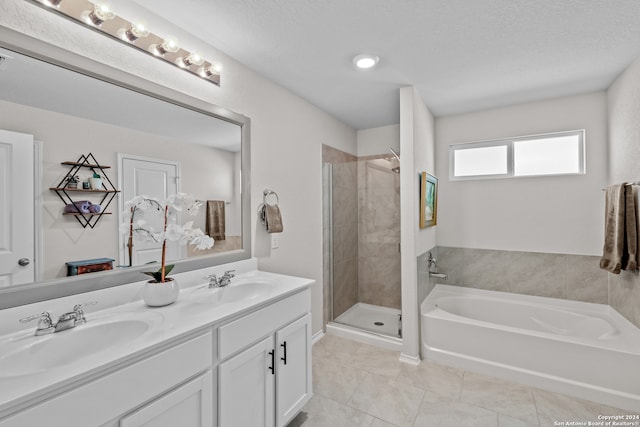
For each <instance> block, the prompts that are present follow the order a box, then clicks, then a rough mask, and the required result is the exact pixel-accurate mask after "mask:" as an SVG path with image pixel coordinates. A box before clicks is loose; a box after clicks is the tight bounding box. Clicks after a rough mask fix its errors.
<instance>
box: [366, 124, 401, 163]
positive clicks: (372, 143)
mask: <svg viewBox="0 0 640 427" xmlns="http://www.w3.org/2000/svg"><path fill="white" fill-rule="evenodd" d="M389 148H393V149H394V150H396V153H399V152H400V125H399V124H398V125H389V126H381V127H377V128H371V129H362V130H359V131H358V157H366V156H375V155H378V154H390V153H391V152H390V151H389Z"/></svg>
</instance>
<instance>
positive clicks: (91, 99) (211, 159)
mask: <svg viewBox="0 0 640 427" xmlns="http://www.w3.org/2000/svg"><path fill="white" fill-rule="evenodd" d="M0 56H2V57H4V58H6V59H4V60H2V61H0V168H2V169H3V171H4V175H3V174H2V173H0V175H2V176H3V179H4V181H5V183H7V185H4V186H3V185H0V199H2V203H1V204H2V208H0V209H2V212H0V246H2V247H3V248H9V247H12V248H14V249H15V250H13V252H14V253H12V254H11V256H10V257H4V258H3V256H4V255H0V286H11V285H16V284H23V283H30V282H34V281H46V280H51V279H55V278H61V277H65V276H67V275H70V274H78V273H82V272H84V271H99V270H103V269H110V268H113V269H114V270H116V271H122V270H126V269H127V268H128V267H129V266H130V265H131V266H136V265H142V264H146V263H150V262H158V261H159V259H160V254H159V246H158V245H153V244H144V243H141V242H137V241H133V246H132V247H131V246H130V245H128V240H129V239H128V236H127V235H126V233H124V234H123V233H121V232H120V230H119V229H120V226H121V224H120V222H121V221H122V219H123V215H122V212H123V209H124V202H126V201H127V200H130V199H132V198H133V197H134V196H137V195H149V196H152V197H156V198H158V199H161V200H162V199H165V198H166V197H168V196H169V195H171V194H175V193H177V192H183V193H188V194H191V195H193V196H194V197H195V198H196V199H198V200H199V201H201V202H202V207H201V209H200V211H199V213H198V214H197V215H196V216H195V217H193V218H187V216H184V218H181V219H180V221H179V223H184V222H185V221H190V220H193V221H194V224H193V227H194V228H200V229H202V231H207V233H208V234H209V235H211V236H212V237H214V239H215V245H214V247H213V248H212V249H210V250H207V251H195V250H193V249H192V248H189V247H187V245H186V244H182V245H175V246H174V247H173V248H171V252H170V253H169V254H168V256H167V260H171V261H175V260H180V259H189V258H192V257H203V256H211V255H212V254H219V253H225V252H233V251H239V250H242V249H244V252H245V253H246V252H247V251H248V250H249V248H246V247H244V248H243V241H244V242H245V246H246V240H243V216H242V193H243V190H242V175H241V166H242V161H243V159H242V157H243V154H244V155H246V154H247V153H243V151H244V150H245V148H244V147H243V141H242V138H243V131H242V125H243V123H236V122H234V121H233V120H229V119H224V120H223V119H220V118H218V117H215V116H213V115H211V114H209V113H204V112H201V111H196V109H191V108H185V107H184V106H182V105H177V104H176V103H172V102H167V101H165V100H161V99H158V98H155V97H152V96H147V95H143V94H141V93H138V92H135V91H132V90H129V89H125V88H123V87H119V86H116V85H114V84H112V83H107V82H105V81H102V80H98V79H96V78H93V77H89V76H86V75H83V74H79V73H77V72H73V71H70V70H67V69H65V68H61V67H58V66H55V65H51V64H49V63H46V62H43V61H40V60H37V59H34V58H31V57H27V56H24V55H21V54H19V53H16V52H14V51H11V50H8V49H3V48H0ZM231 114H232V113H231ZM25 147H27V148H29V147H35V149H27V150H25V149H24V148H25ZM88 154H91V155H92V160H93V159H95V161H96V162H97V163H98V166H99V167H96V165H94V167H90V166H87V165H86V164H85V165H80V166H78V167H76V166H77V165H74V163H82V162H79V159H81V156H83V155H88ZM65 162H66V164H65ZM88 163H91V164H93V163H94V162H93V161H91V162H88ZM34 164H35V168H33V167H32V165H34ZM94 174H95V175H94ZM97 175H101V176H100V177H99V178H100V179H101V181H102V185H101V186H99V187H98V189H99V190H102V192H100V191H93V190H94V189H93V187H92V185H93V183H90V182H89V181H90V178H95V177H96V176H97ZM73 177H77V179H69V178H73ZM73 181H77V183H74V182H73ZM94 181H95V180H94ZM31 182H33V185H32V184H31ZM59 183H62V184H61V185H58V184H59ZM109 183H111V184H112V185H113V186H112V187H110V186H109V185H108V184H109ZM58 187H62V188H64V189H65V191H58V192H56V191H52V190H51V189H52V188H58ZM70 187H76V188H70ZM33 188H34V189H35V190H33ZM105 189H107V190H111V189H115V191H117V196H116V198H115V199H114V202H113V203H111V204H109V205H108V206H106V202H105V201H104V199H103V198H104V196H105V194H104V190H105ZM32 191H33V193H32ZM57 193H64V194H67V195H68V196H69V198H70V200H71V201H72V202H75V203H73V206H80V205H82V208H84V207H86V206H90V205H86V202H89V203H90V204H91V205H101V204H103V205H105V206H104V210H102V208H103V206H100V207H99V208H94V209H96V210H97V212H91V214H93V215H98V216H99V218H97V219H98V220H99V221H96V220H95V219H94V220H93V221H95V226H93V228H92V227H84V228H83V226H82V225H81V224H80V223H79V221H77V220H76V218H75V216H77V215H75V213H76V212H75V211H74V210H73V206H65V202H67V201H68V200H65V201H63V200H61V199H62V197H59V195H58V194H57ZM79 202H80V203H79ZM65 207H66V209H67V214H65V215H63V213H64V210H65ZM69 210H71V212H69ZM29 211H35V212H36V214H35V216H34V218H35V219H34V220H33V221H30V220H29V219H28V215H21V213H25V212H29ZM100 214H101V215H100ZM87 215H89V214H87ZM25 218H26V220H25ZM11 221H15V222H13V223H12V222H11ZM93 221H92V223H93ZM245 229H246V228H245ZM245 237H247V236H245ZM15 241H23V242H34V245H33V246H32V247H25V248H16V247H15V245H13V246H12V244H11V243H9V242H15ZM27 246H28V245H27ZM0 252H1V251H0ZM5 252H7V251H5ZM8 252H12V251H8ZM25 259H26V260H28V261H29V262H28V265H27V266H23V265H21V264H20V265H19V264H18V261H20V260H22V261H21V262H22V263H24V262H25V261H24V260H25ZM87 260H91V261H94V262H91V261H89V262H87V264H86V265H87V266H85V267H82V266H81V267H78V262H81V261H87ZM110 260H113V261H110ZM74 263H75V264H74ZM211 264H214V263H211ZM17 266H18V267H19V268H18V267H17ZM71 266H75V267H76V268H75V270H74V269H73V268H72V267H71ZM25 267H26V268H25ZM78 269H79V270H80V271H78ZM92 269H93V270H92ZM187 269H188V268H187ZM25 271H26V272H27V274H24V273H25ZM93 274H96V273H93ZM103 274H110V273H103Z"/></svg>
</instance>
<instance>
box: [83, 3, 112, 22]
mask: <svg viewBox="0 0 640 427" xmlns="http://www.w3.org/2000/svg"><path fill="white" fill-rule="evenodd" d="M81 17H82V19H84V21H85V22H86V23H87V24H90V25H94V26H96V27H99V26H101V25H102V24H103V23H104V21H108V20H110V19H113V18H115V17H116V14H115V13H113V11H111V8H110V7H109V5H108V4H105V3H100V4H99V3H96V4H94V5H93V10H91V11H89V10H85V11H84V12H82V15H81Z"/></svg>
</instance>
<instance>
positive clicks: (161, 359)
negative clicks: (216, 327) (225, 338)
mask: <svg viewBox="0 0 640 427" xmlns="http://www.w3.org/2000/svg"><path fill="white" fill-rule="evenodd" d="M212 346H213V344H212V334H211V332H207V333H205V334H203V335H200V336H197V337H195V338H192V339H190V340H189V341H186V342H183V343H180V344H177V345H176V346H175V347H172V348H169V349H167V350H165V351H162V352H160V353H158V354H155V355H152V356H150V357H149V358H147V359H144V360H141V361H139V362H137V363H134V364H132V365H130V366H127V367H125V368H123V369H121V370H119V371H116V372H113V373H111V374H109V375H106V376H104V377H101V378H98V379H96V380H94V381H91V382H89V383H87V384H85V385H82V386H79V387H77V388H75V389H73V390H71V391H69V392H66V393H63V394H60V395H58V396H56V397H54V398H52V399H50V400H48V401H46V402H43V403H41V404H38V405H35V406H34V407H32V408H30V409H27V410H25V411H23V412H21V413H18V414H16V415H14V416H12V417H10V418H8V419H5V420H3V421H0V427H22V426H37V425H53V426H68V427H73V426H77V427H87V426H96V425H102V424H104V423H106V422H108V421H110V420H113V419H115V418H117V417H119V416H122V415H123V414H125V413H127V412H130V411H131V410H132V409H135V408H136V407H138V406H139V405H141V404H143V403H144V402H147V401H149V400H151V399H153V398H155V397H156V396H158V395H160V394H162V393H165V392H166V391H168V390H170V389H172V388H173V387H175V386H177V385H178V384H181V383H183V382H184V381H186V380H187V379H189V378H192V377H194V376H195V375H197V374H199V373H201V372H204V371H206V370H207V369H210V367H211V360H212V350H211V349H212Z"/></svg>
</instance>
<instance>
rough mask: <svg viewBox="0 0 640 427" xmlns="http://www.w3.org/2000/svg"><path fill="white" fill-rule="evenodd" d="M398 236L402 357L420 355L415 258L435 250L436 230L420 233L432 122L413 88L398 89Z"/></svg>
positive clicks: (430, 167)
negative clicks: (421, 178)
mask: <svg viewBox="0 0 640 427" xmlns="http://www.w3.org/2000/svg"><path fill="white" fill-rule="evenodd" d="M400 150H401V160H400V189H401V190H400V209H401V213H400V218H401V219H400V221H401V222H400V224H401V225H400V235H401V252H402V261H401V263H402V266H401V269H402V321H403V322H402V329H403V331H402V332H403V333H402V336H403V349H402V357H403V358H405V359H406V360H415V359H417V358H419V354H420V337H419V325H418V278H417V274H418V269H417V265H416V262H417V258H418V256H419V255H420V254H422V253H423V252H425V251H427V250H429V249H431V248H433V247H434V246H436V228H437V227H430V228H426V229H420V226H419V219H420V216H419V212H420V198H419V194H420V186H419V180H418V175H419V174H420V172H423V171H424V172H433V170H434V167H435V153H434V151H435V142H434V118H433V115H432V114H431V112H430V111H429V109H428V108H427V107H426V106H425V104H424V102H423V101H422V99H421V98H420V95H419V94H418V92H417V91H416V90H415V88H414V87H406V88H402V89H400Z"/></svg>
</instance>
